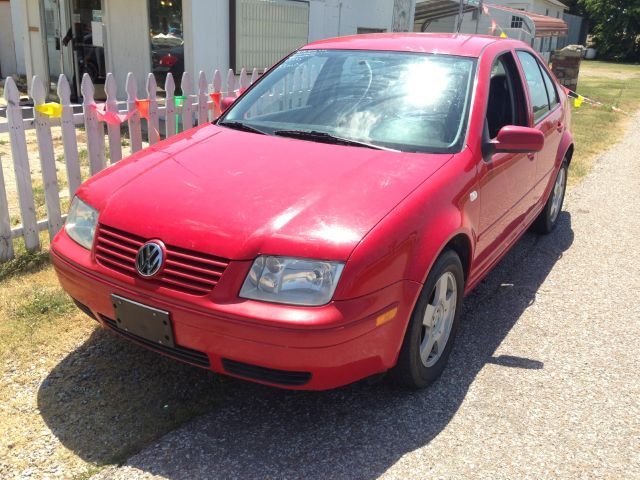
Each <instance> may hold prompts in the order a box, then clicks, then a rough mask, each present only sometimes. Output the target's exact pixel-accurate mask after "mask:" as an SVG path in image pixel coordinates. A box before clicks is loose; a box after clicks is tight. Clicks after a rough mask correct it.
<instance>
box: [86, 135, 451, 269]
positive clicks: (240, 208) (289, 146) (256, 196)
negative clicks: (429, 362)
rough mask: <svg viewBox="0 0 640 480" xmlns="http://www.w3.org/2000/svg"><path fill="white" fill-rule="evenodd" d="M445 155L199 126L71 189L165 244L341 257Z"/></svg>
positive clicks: (238, 254)
mask: <svg viewBox="0 0 640 480" xmlns="http://www.w3.org/2000/svg"><path fill="white" fill-rule="evenodd" d="M449 158H451V155H428V154H414V153H398V152H389V151H383V150H374V149H368V148H360V147H349V146H340V145H329V144H321V143H315V142H309V141H303V140H298V139H290V138H282V137H273V136H267V135H259V134H254V133H247V132H240V131H236V130H231V129H228V128H222V127H218V126H215V125H204V126H201V127H198V128H195V129H192V130H189V131H187V132H184V133H183V134H180V135H177V136H175V137H172V138H170V139H168V140H166V141H164V142H161V143H159V144H157V145H155V146H152V147H150V148H148V149H146V150H143V151H141V152H138V153H136V154H134V155H132V156H131V157H129V158H128V159H127V160H124V161H121V162H119V163H118V164H116V165H114V166H112V167H110V168H108V169H106V170H104V171H103V172H101V173H100V174H98V175H96V176H94V177H93V178H92V179H91V180H89V181H88V182H86V183H85V184H84V185H83V186H82V187H81V189H80V190H79V191H78V195H79V196H80V197H81V198H83V199H84V200H85V201H87V202H88V203H89V204H91V205H93V206H94V207H95V208H97V209H98V210H99V211H100V220H99V221H100V222H101V223H103V224H105V225H109V226H111V227H114V228H118V229H121V230H124V231H126V232H129V233H132V234H135V235H139V236H141V237H144V238H148V239H161V240H163V241H164V242H165V243H166V244H168V245H174V246H178V247H182V248H187V249H192V250H197V251H200V252H203V253H210V254H212V255H217V256H220V257H225V258H229V259H236V260H239V259H251V258H254V257H255V256H256V255H258V254H260V253H269V254H279V255H291V256H301V257H309V258H323V259H335V260H346V259H347V258H348V256H349V254H350V253H351V251H352V250H353V248H354V247H355V246H356V245H357V243H358V242H359V241H360V240H361V239H362V238H363V237H364V236H365V235H366V233H367V232H368V231H369V230H370V229H371V228H373V227H374V226H375V225H376V223H378V222H379V221H380V220H381V219H382V218H383V217H384V216H385V215H386V214H387V213H388V212H389V211H390V210H391V209H393V208H394V206H396V205H397V204H398V203H399V202H401V201H402V200H403V198H405V197H406V196H407V195H408V194H409V193H410V192H411V191H412V190H413V189H415V188H416V187H417V186H418V185H420V183H422V182H423V181H424V180H425V179H427V178H428V177H429V176H430V175H431V174H432V173H433V172H435V171H436V170H437V169H438V168H439V167H440V166H441V165H442V164H443V163H444V162H446V161H447V160H448V159H449Z"/></svg>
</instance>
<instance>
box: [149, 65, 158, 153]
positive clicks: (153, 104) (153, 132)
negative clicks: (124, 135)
mask: <svg viewBox="0 0 640 480" xmlns="http://www.w3.org/2000/svg"><path fill="white" fill-rule="evenodd" d="M157 91H158V87H157V85H156V77H154V76H153V73H150V74H149V75H147V98H148V99H149V119H148V120H147V130H148V131H149V132H148V133H149V144H150V145H153V144H154V143H158V142H159V141H160V122H159V121H158V101H157V99H156V92H157Z"/></svg>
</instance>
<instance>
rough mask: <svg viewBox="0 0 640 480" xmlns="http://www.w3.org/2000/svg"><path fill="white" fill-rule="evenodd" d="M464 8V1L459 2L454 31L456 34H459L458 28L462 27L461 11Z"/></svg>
mask: <svg viewBox="0 0 640 480" xmlns="http://www.w3.org/2000/svg"><path fill="white" fill-rule="evenodd" d="M463 8H464V0H460V8H458V28H457V29H456V32H457V33H460V28H461V27H462V10H463Z"/></svg>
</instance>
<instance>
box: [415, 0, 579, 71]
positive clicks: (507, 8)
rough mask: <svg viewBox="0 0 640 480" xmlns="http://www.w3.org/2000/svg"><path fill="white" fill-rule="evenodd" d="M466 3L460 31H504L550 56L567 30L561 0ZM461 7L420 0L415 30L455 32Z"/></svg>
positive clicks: (444, 1)
mask: <svg viewBox="0 0 640 480" xmlns="http://www.w3.org/2000/svg"><path fill="white" fill-rule="evenodd" d="M465 3H466V4H467V5H466V6H465V8H464V10H465V13H464V14H463V15H462V24H461V26H460V32H462V33H478V34H483V35H487V34H489V35H500V34H501V33H502V32H504V33H505V34H506V35H507V36H508V37H510V38H517V39H519V40H523V41H525V42H527V43H528V44H530V45H531V46H532V47H533V48H535V49H536V50H538V51H539V52H540V53H541V54H542V56H543V57H545V58H546V59H547V60H548V59H549V55H550V52H552V51H553V50H555V49H556V46H557V45H558V38H559V37H562V36H563V35H566V34H567V25H566V23H565V22H564V21H563V19H562V17H563V13H564V11H565V10H567V7H566V5H564V4H563V3H561V2H560V1H558V0H492V1H490V2H486V1H485V2H481V1H479V0H476V1H471V0H466V2H465ZM476 5H477V7H476ZM458 7H459V2H458V1H456V0H418V2H417V4H416V15H415V20H416V23H415V25H414V30H417V31H423V32H455V31H456V30H457V25H458V20H459V16H458ZM483 7H484V8H483ZM493 25H495V28H494V26H493Z"/></svg>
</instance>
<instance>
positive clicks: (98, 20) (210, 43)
mask: <svg viewBox="0 0 640 480" xmlns="http://www.w3.org/2000/svg"><path fill="white" fill-rule="evenodd" d="M6 4H7V2H6V0H0V8H1V7H5V9H6ZM10 6H11V16H12V17H13V22H12V23H13V37H14V43H15V51H16V52H15V56H16V59H15V61H14V62H13V63H11V61H10V60H7V68H5V67H4V61H3V63H2V64H1V65H2V68H3V70H2V74H3V75H5V76H6V75H8V74H11V73H24V74H26V75H27V78H28V79H30V78H31V77H32V75H34V74H37V75H39V76H41V77H42V78H44V79H45V80H48V81H49V84H50V85H52V86H53V85H54V83H55V82H56V80H57V77H58V75H59V74H60V73H64V74H65V75H67V77H68V78H69V80H71V81H74V80H76V81H74V83H75V88H76V89H78V85H77V84H78V83H79V82H78V81H77V79H78V78H81V76H82V74H83V73H89V74H90V75H91V77H92V78H93V79H94V81H95V82H96V83H98V84H99V83H100V82H103V81H104V76H105V74H106V72H113V74H114V75H115V77H116V80H117V83H118V85H119V86H122V85H124V82H125V77H126V75H127V72H133V73H134V74H135V75H136V78H137V79H138V81H139V82H140V83H139V85H138V89H139V91H144V80H145V78H146V75H147V73H148V72H154V73H156V74H157V75H156V76H157V77H159V78H158V80H159V83H160V84H162V81H163V76H165V75H166V72H167V71H174V72H181V71H183V70H187V71H189V72H191V74H192V75H193V76H194V78H195V76H196V75H197V73H198V72H199V71H200V70H204V71H205V72H207V74H208V76H209V77H210V76H211V74H212V72H213V70H214V69H216V68H218V69H221V70H223V71H224V70H226V69H228V68H234V69H235V70H236V71H239V70H240V69H241V68H242V67H246V68H248V69H252V68H253V67H257V68H265V67H268V66H270V65H272V64H273V63H274V62H276V61H277V60H278V59H280V58H281V57H282V56H284V55H285V54H287V53H289V52H290V51H292V50H294V49H296V48H297V47H299V46H300V45H303V44H305V43H307V42H309V41H313V40H318V39H322V38H327V37H332V36H338V35H348V34H355V33H365V32H383V31H407V30H410V29H411V26H412V25H413V13H414V9H415V0H10ZM2 18H3V19H4V18H5V14H4V13H3V14H2ZM1 27H2V24H0V30H2V31H3V35H5V36H8V37H9V38H10V37H11V35H10V34H9V35H7V34H6V33H5V30H4V29H3V28H1ZM3 38H4V37H3V36H0V41H2V42H3V43H4V40H3ZM19 47H23V48H22V50H23V51H20V49H19ZM0 59H1V57H0ZM10 70H15V72H12V71H10ZM176 80H177V82H179V79H176Z"/></svg>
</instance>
